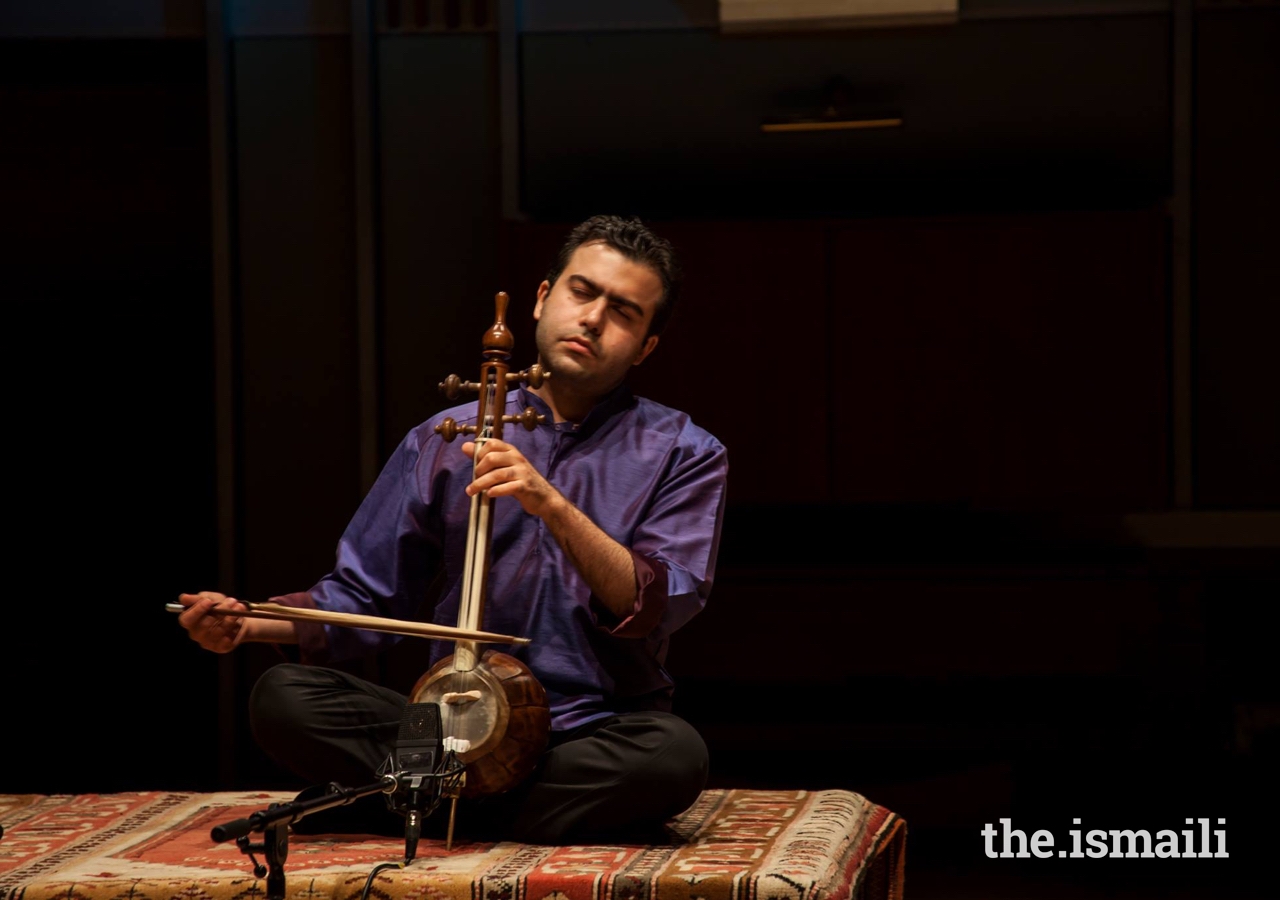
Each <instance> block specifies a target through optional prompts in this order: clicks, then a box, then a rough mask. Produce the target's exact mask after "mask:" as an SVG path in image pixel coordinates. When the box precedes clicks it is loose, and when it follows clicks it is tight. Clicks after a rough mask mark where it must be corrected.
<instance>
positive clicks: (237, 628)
mask: <svg viewBox="0 0 1280 900" xmlns="http://www.w3.org/2000/svg"><path fill="white" fill-rule="evenodd" d="M178 602H180V603H181V604H182V605H183V606H185V607H186V609H185V610H183V611H182V612H181V613H179V614H178V624H179V625H181V626H182V627H183V628H185V629H186V630H187V634H188V635H190V637H191V640H193V641H195V642H196V643H197V644H199V645H200V646H201V647H204V648H205V649H206V650H212V651H213V652H214V653H230V652H231V651H232V650H234V649H235V648H236V647H238V646H240V642H241V641H243V640H244V639H245V636H246V629H245V625H246V624H247V623H246V620H245V619H244V618H242V617H241V616H223V615H214V614H213V613H210V612H209V610H211V609H214V608H215V607H216V608H219V609H245V606H244V604H243V603H241V602H240V601H239V600H236V599H235V598H234V597H228V596H227V595H226V594H219V593H218V592H217V591H201V592H200V593H198V594H179V595H178Z"/></svg>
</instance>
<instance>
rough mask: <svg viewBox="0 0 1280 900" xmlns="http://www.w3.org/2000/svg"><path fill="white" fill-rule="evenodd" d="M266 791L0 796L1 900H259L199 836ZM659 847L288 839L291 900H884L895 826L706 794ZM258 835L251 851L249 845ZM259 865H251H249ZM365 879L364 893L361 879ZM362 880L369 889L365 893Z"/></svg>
mask: <svg viewBox="0 0 1280 900" xmlns="http://www.w3.org/2000/svg"><path fill="white" fill-rule="evenodd" d="M293 799H294V795H293V794H289V793H283V792H278V791H267V792H243V793H238V792H225V793H210V794H200V793H173V792H139V793H122V794H79V795H32V794H23V795H0V826H3V828H4V835H3V837H0V900H266V898H267V895H268V892H267V880H266V879H265V878H257V877H255V875H254V872H253V865H252V863H251V862H250V860H249V858H248V857H247V856H246V855H245V854H243V853H242V852H241V850H240V848H239V847H237V846H236V844H235V842H234V841H228V842H226V843H215V842H214V841H213V839H212V838H211V836H210V830H211V829H212V828H213V827H214V826H216V825H221V824H224V823H227V822H230V821H232V820H235V819H240V818H244V817H248V816H249V815H251V814H252V813H254V812H258V811H262V810H265V809H266V808H267V806H268V805H269V804H271V803H273V802H278V803H283V802H288V801H291V800H293ZM668 827H669V830H670V831H671V832H672V833H673V835H675V836H676V837H675V840H673V843H672V844H671V845H669V846H668V845H652V846H630V845H616V846H572V847H544V846H535V845H531V844H517V843H506V842H504V843H464V842H461V841H455V842H454V844H453V847H452V849H451V850H448V851H446V850H445V848H444V842H443V841H430V840H426V839H423V840H422V841H421V843H420V844H419V845H418V851H417V855H416V858H415V859H414V861H413V862H412V864H410V865H409V866H395V865H392V866H386V867H384V868H381V869H380V870H379V871H378V872H376V873H374V869H375V868H377V867H380V866H383V865H384V864H387V863H397V862H400V861H402V860H403V857H404V851H405V846H404V840H403V839H400V840H396V839H392V838H381V837H372V836H357V837H338V836H333V835H319V836H310V835H290V836H289V838H288V843H287V851H288V852H287V856H286V858H285V861H284V865H283V870H284V882H285V889H284V894H285V896H286V897H288V898H290V900H294V898H298V900H361V898H362V897H364V896H367V897H368V898H371V900H372V898H376V900H898V898H900V897H901V896H902V876H903V854H904V849H905V843H906V823H905V821H904V820H902V819H901V818H900V817H899V816H897V815H895V814H894V813H892V812H890V811H889V810H887V809H885V808H884V807H881V806H877V805H876V804H874V803H871V802H870V801H868V800H867V799H866V798H864V797H862V796H860V795H859V794H855V793H852V792H849V791H750V790H709V791H705V792H704V793H703V794H702V796H701V798H700V799H699V800H698V802H697V803H695V804H694V805H693V806H692V807H691V808H690V809H689V810H687V811H686V812H685V813H683V814H682V815H681V816H680V817H679V818H678V819H676V820H674V821H672V822H671V823H670V824H669V826H668ZM261 837H262V835H261V834H256V835H254V836H253V838H254V840H256V841H260V840H261ZM255 855H256V857H257V860H258V862H260V863H263V864H265V863H266V860H265V859H264V858H263V857H262V855H261V854H255ZM371 874H372V881H371V882H370V876H371ZM366 882H369V885H368V887H369V890H368V892H367V895H366Z"/></svg>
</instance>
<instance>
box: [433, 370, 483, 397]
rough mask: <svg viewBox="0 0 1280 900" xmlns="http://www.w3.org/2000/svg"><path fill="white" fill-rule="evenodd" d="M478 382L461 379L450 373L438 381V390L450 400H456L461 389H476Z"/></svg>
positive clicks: (478, 387)
mask: <svg viewBox="0 0 1280 900" xmlns="http://www.w3.org/2000/svg"><path fill="white" fill-rule="evenodd" d="M478 390H480V385H479V383H477V382H475V381H463V380H462V379H461V378H459V377H458V376H457V375H450V376H449V377H448V378H446V379H445V380H444V381H442V382H440V391H441V393H443V394H444V395H445V396H446V397H448V398H449V399H450V400H457V399H458V395H459V394H461V393H462V392H463V391H478Z"/></svg>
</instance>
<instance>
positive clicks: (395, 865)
mask: <svg viewBox="0 0 1280 900" xmlns="http://www.w3.org/2000/svg"><path fill="white" fill-rule="evenodd" d="M404 865H405V864H404V863H402V862H385V863H378V864H377V865H376V866H374V867H373V871H371V872H370V873H369V877H368V878H366V879H365V882H364V890H362V891H361V892H360V900H369V890H370V889H371V888H372V887H373V879H374V876H376V875H377V874H378V873H379V872H381V871H382V870H383V869H403V868H404Z"/></svg>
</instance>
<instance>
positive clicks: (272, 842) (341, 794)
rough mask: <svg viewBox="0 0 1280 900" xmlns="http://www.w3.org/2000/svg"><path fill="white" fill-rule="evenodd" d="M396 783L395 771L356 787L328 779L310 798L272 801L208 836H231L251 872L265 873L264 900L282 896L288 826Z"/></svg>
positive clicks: (219, 838)
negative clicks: (254, 837)
mask: <svg viewBox="0 0 1280 900" xmlns="http://www.w3.org/2000/svg"><path fill="white" fill-rule="evenodd" d="M398 784H399V780H398V779H397V778H396V776H394V775H384V776H383V777H382V778H381V779H379V780H378V781H375V782H373V783H371V784H367V785H365V786H364V787H359V788H347V787H343V786H342V785H340V784H337V783H336V782H330V783H329V787H328V793H326V794H323V795H321V796H319V797H315V798H312V799H311V800H294V801H292V802H289V803H272V804H271V805H270V806H268V807H267V808H266V809H265V810H260V811H258V812H255V813H253V814H251V815H250V816H248V817H247V818H244V819H234V820H232V821H230V822H224V823H223V824H221V825H215V826H214V827H213V829H212V830H211V831H210V832H209V836H210V837H212V838H213V840H214V841H215V842H216V843H219V844H221V843H225V842H226V841H229V840H233V839H234V840H235V842H236V846H237V847H239V848H240V852H241V853H243V854H245V855H246V856H248V857H249V859H250V860H251V861H252V862H253V874H254V875H255V876H257V877H258V878H262V877H263V876H264V875H265V876H266V879H267V900H285V878H284V861H285V859H286V858H287V857H288V855H289V826H290V825H291V824H293V823H294V822H296V821H298V820H299V819H301V818H303V817H304V816H307V815H309V814H311V813H314V812H319V811H321V810H324V809H330V808H331V807H334V806H345V805H347V804H348V803H354V802H355V801H356V800H359V799H360V798H361V797H367V796H368V795H370V794H377V793H384V794H390V793H392V792H393V791H395V790H396V787H397V785H398ZM259 831H260V832H262V835H263V840H262V842H261V843H258V844H255V843H253V842H252V841H251V840H250V838H249V835H250V834H252V833H254V832H259ZM255 852H257V853H262V854H263V855H264V856H265V857H266V859H267V866H263V865H262V864H261V863H259V862H258V860H257V859H255V858H254V855H253V854H254V853H255ZM268 867H269V868H268Z"/></svg>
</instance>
